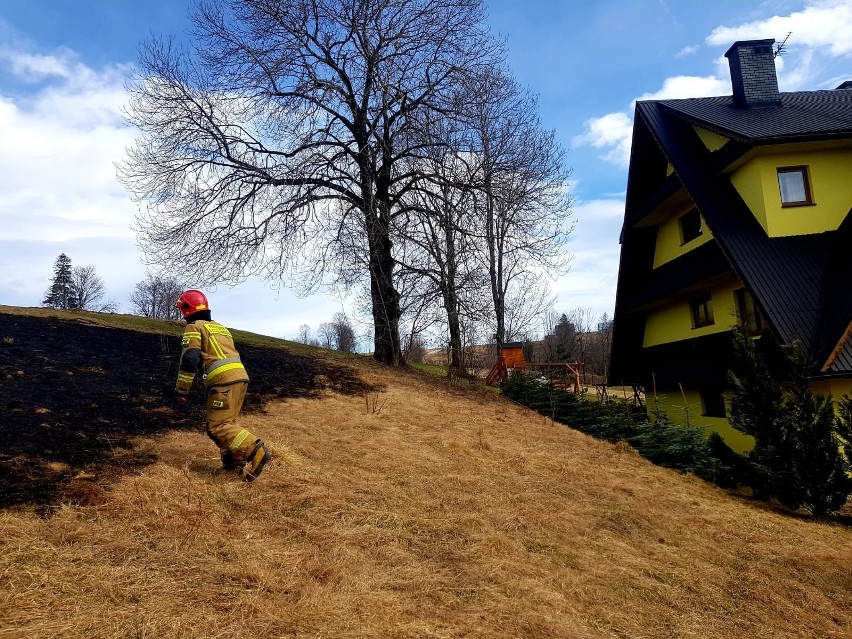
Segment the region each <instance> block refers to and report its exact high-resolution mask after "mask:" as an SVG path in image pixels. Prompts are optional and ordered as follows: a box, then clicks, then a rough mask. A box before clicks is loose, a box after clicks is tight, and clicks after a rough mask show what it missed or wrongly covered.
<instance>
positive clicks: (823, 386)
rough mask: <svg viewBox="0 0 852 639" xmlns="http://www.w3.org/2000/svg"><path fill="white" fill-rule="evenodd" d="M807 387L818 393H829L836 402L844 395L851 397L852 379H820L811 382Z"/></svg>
mask: <svg viewBox="0 0 852 639" xmlns="http://www.w3.org/2000/svg"><path fill="white" fill-rule="evenodd" d="M808 389H809V390H810V391H811V392H812V393H819V394H820V395H828V394H829V393H830V394H831V397H832V398H833V399H834V401H835V402H838V401H840V399H841V398H842V397H843V396H844V395H848V396H849V397H852V379H821V380H818V381H816V382H811V383H810V384H809V385H808Z"/></svg>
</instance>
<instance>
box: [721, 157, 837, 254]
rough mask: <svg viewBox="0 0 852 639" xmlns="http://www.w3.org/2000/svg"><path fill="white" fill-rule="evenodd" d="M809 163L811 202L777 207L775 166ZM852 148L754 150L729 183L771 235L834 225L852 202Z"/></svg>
mask: <svg viewBox="0 0 852 639" xmlns="http://www.w3.org/2000/svg"><path fill="white" fill-rule="evenodd" d="M782 166H807V167H808V176H809V178H810V186H811V197H812V199H813V201H814V204H813V205H812V206H791V207H786V208H782V207H781V195H780V190H779V187H778V173H777V169H778V167H782ZM850 176H852V149H821V150H813V151H810V152H787V153H776V154H772V155H758V156H755V157H753V158H752V159H751V160H749V161H748V162H747V163H746V164H744V165H743V166H741V167H740V168H738V169H737V170H736V171H734V173H733V174H731V176H730V179H731V183H732V184H733V185H734V187H735V188H736V189H737V191H738V192H739V194H740V196H741V197H742V198H743V200H744V201H745V203H746V204H747V205H748V207H749V208H750V209H751V211H752V213H753V214H754V216H755V217H756V218H757V220H758V222H760V225H761V226H762V227H763V228H764V230H765V231H766V233H767V235H769V236H770V237H783V236H787V235H804V234H808V233H823V232H825V231H834V230H837V227H838V226H840V224H841V223H842V222H843V220H844V218H845V217H846V214H847V213H848V212H849V208H850V206H852V179H850Z"/></svg>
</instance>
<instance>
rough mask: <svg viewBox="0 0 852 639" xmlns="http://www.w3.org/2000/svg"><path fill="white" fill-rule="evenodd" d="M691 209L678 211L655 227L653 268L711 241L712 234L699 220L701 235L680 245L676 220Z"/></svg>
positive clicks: (678, 225)
mask: <svg viewBox="0 0 852 639" xmlns="http://www.w3.org/2000/svg"><path fill="white" fill-rule="evenodd" d="M691 210H692V207H690V208H688V209H686V210H683V211H680V212H679V213H678V214H677V215H674V216H673V217H671V218H669V219H667V220H666V221H665V222H663V223H661V224H660V225H659V226H658V227H657V242H656V244H655V246H654V268H657V267H658V266H661V265H662V264H665V263H666V262H671V261H672V260H673V259H675V258H677V257H680V256H681V255H683V254H684V253H688V252H689V251H691V250H693V249H695V248H698V247H699V246H701V245H702V244H706V243H707V242H709V241H710V240H712V239H713V234H712V233H710V229H708V228H707V224H706V223H705V222H704V218H703V217H702V218H701V235H699V236H698V237H696V238H695V239H694V240H690V241H689V242H687V243H686V244H681V243H680V240H681V237H680V224H679V222H678V220H680V217H681V215H682V214H683V213H688V212H689V211H691Z"/></svg>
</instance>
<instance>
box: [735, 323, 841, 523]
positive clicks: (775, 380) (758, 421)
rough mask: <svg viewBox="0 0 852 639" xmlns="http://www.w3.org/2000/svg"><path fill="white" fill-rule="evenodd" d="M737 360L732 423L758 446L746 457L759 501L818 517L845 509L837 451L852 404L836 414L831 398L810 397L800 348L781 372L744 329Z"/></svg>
mask: <svg viewBox="0 0 852 639" xmlns="http://www.w3.org/2000/svg"><path fill="white" fill-rule="evenodd" d="M734 353H735V358H734V364H733V367H732V370H731V372H730V375H729V379H730V381H731V384H732V386H733V388H734V393H733V397H732V398H731V418H730V421H731V425H732V426H733V427H734V428H736V429H737V430H740V431H741V432H744V433H746V434H748V435H751V436H752V437H754V439H755V445H754V449H753V450H752V451H751V452H750V453H749V455H748V459H749V462H750V464H751V472H752V477H751V483H752V487H753V488H754V491H755V496H757V497H760V498H764V499H766V498H777V499H778V500H779V501H780V502H781V503H782V504H784V505H785V506H788V507H789V508H793V509H795V508H799V507H800V506H803V507H805V508H806V509H807V510H809V511H810V512H811V513H813V514H814V515H825V514H827V513H829V512H832V511H835V510H837V509H838V508H840V507H841V506H842V505H843V504H844V503H846V500H847V498H848V496H849V494H850V492H852V480H850V477H849V471H850V465H849V463H848V461H847V459H846V458H845V457H844V455H843V453H842V452H841V450H840V446H839V441H840V438H841V437H842V436H843V434H844V433H845V432H846V431H848V425H847V421H848V420H847V418H848V414H849V407H848V403H843V404H841V410H840V411H839V413H836V412H835V410H834V402H833V401H832V399H831V397H830V396H828V397H826V396H824V395H820V394H817V393H811V392H810V390H809V389H808V378H809V373H810V363H809V362H808V361H807V359H806V358H805V356H804V354H803V352H802V350H801V348H800V347H799V346H798V345H797V344H793V345H789V346H786V347H784V348H783V349H782V352H781V357H780V361H779V364H780V366H775V367H773V366H770V365H769V363H768V361H767V360H768V357H767V354H766V353H765V352H763V351H762V350H761V349H759V348H758V347H757V344H756V343H755V341H754V340H752V338H751V337H749V336H748V335H747V334H746V332H745V331H744V330H742V329H740V330H737V331H735V332H734Z"/></svg>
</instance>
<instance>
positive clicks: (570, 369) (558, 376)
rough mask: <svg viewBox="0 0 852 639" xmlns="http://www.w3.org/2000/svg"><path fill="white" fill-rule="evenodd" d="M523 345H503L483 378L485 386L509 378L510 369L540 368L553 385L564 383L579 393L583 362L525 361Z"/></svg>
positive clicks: (515, 343)
mask: <svg viewBox="0 0 852 639" xmlns="http://www.w3.org/2000/svg"><path fill="white" fill-rule="evenodd" d="M523 347H524V345H523V344H522V343H521V342H511V343H508V344H504V345H503V350H502V354H501V355H500V356H499V357H497V361H496V362H495V363H494V366H492V367H491V371H490V372H489V373H488V377H486V378H485V384H486V385H487V386H494V385H495V384H500V383H502V382H505V381H506V380H508V379H509V371H510V370H520V371H523V370H540V371H541V373H542V375H543V376H544V377H547V379H548V381H549V382H550V383H551V384H553V385H554V386H559V385H562V384H564V385H565V386H564V387H565V389H566V390H568V389H569V387H570V389H571V390H572V391H574V392H575V393H579V392H580V390H581V388H580V378H581V377H582V375H583V362H544V363H533V362H527V361H526V359H525V358H524V348H523Z"/></svg>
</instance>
